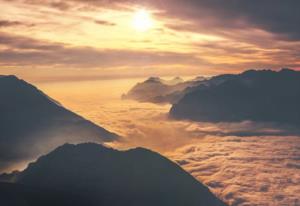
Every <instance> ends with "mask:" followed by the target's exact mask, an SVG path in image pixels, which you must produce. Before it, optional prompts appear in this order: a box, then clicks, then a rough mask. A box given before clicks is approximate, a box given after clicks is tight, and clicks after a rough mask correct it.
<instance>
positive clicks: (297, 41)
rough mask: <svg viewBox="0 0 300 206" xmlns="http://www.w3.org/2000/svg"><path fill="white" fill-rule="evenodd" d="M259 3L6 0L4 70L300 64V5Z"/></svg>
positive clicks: (153, 71) (152, 71)
mask: <svg viewBox="0 0 300 206" xmlns="http://www.w3.org/2000/svg"><path fill="white" fill-rule="evenodd" d="M237 2H240V3H237ZM251 2H252V3H251V4H249V3H247V2H246V1H235V0H228V1H227V2H226V5H224V0H223V1H222V0H213V1H208V0H198V1H196V0H186V1H181V0H156V1H155V0H148V1H137V0H86V1H84V0H64V1H60V0H0V4H1V12H0V73H2V74H16V75H19V76H21V77H23V78H27V79H35V80H41V81H44V80H49V81H51V80H84V79H101V78H105V79H106V78H124V77H146V76H150V75H152V76H153V75H154V76H172V75H173V76H175V75H184V76H188V75H212V74H219V73H224V72H226V73H235V72H240V71H242V70H246V69H250V68H271V69H278V68H281V67H291V68H298V67H300V60H299V56H300V49H299V48H300V47H299V46H300V31H299V29H298V26H297V25H298V23H297V22H299V21H298V20H299V18H300V17H299V15H298V14H297V13H298V12H297V9H296V8H299V7H297V6H298V4H299V3H295V2H294V3H291V2H292V1H289V0H288V1H286V2H285V3H282V1H281V3H280V1H278V0H275V1H274V2H273V4H270V1H267V0H263V1H258V0H254V1H251Z"/></svg>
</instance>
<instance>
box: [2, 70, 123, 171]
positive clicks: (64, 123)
mask: <svg viewBox="0 0 300 206" xmlns="http://www.w3.org/2000/svg"><path fill="white" fill-rule="evenodd" d="M0 114H1V115H0V171H1V170H3V169H5V168H7V167H10V166H11V165H13V164H18V163H19V162H22V161H23V160H28V159H30V160H32V159H35V158H36V157H38V156H39V155H40V154H41V153H46V152H49V151H50V150H52V149H54V148H56V147H57V146H59V145H62V144H64V143H66V142H70V143H79V142H86V141H95V142H105V141H113V140H115V139H117V138H118V136H117V135H116V134H113V133H111V132H108V131H107V130H105V129H103V128H101V127H99V126H97V125H95V124H94V123H92V122H90V121H88V120H86V119H84V118H82V117H80V116H79V115H77V114H75V113H73V112H71V111H69V110H67V109H65V108H64V107H63V106H62V105H60V104H59V103H58V102H56V101H55V100H53V99H51V98H50V97H48V96H47V95H45V94H44V93H43V92H41V91H40V90H38V89H37V88H36V87H34V86H32V85H30V84H28V83H26V82H25V81H23V80H20V79H18V78H17V77H15V76H1V77H0ZM29 148H30V149H29Z"/></svg>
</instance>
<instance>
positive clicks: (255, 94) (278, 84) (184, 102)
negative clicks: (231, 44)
mask: <svg viewBox="0 0 300 206" xmlns="http://www.w3.org/2000/svg"><path fill="white" fill-rule="evenodd" d="M299 105H300V72H297V71H293V70H289V69H282V70H281V71H279V72H275V71H271V70H262V71H256V70H249V71H246V72H244V73H242V74H238V75H221V76H216V77H213V78H211V79H210V80H208V81H206V82H205V83H204V84H200V85H199V86H197V87H194V88H193V89H191V90H190V92H188V93H187V94H185V96H184V97H183V98H181V100H180V101H179V102H178V103H176V104H174V105H173V107H172V108H171V111H170V116H171V117H173V118H176V119H189V120H194V121H205V122H240V121H245V120H250V121H256V122H275V123H283V124H292V125H299V124H300V107H299Z"/></svg>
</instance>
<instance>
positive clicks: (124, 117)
mask: <svg viewBox="0 0 300 206" xmlns="http://www.w3.org/2000/svg"><path fill="white" fill-rule="evenodd" d="M137 81H140V80H114V81H101V82H100V81H93V82H91V81H90V82H81V83H80V84H78V83H72V82H69V83H52V84H51V83H47V84H41V85H39V86H40V87H41V88H42V89H43V90H44V91H46V92H47V93H49V94H50V96H52V97H54V98H56V99H58V100H59V101H60V102H62V103H63V104H64V105H65V106H67V107H68V108H70V109H72V110H73V111H75V112H77V113H79V114H81V115H83V116H84V117H86V118H88V119H90V120H92V121H94V122H96V123H97V124H99V125H102V126H103V127H105V128H107V129H109V130H110V131H113V132H116V133H118V134H120V135H121V136H123V137H124V138H123V139H122V140H121V141H119V142H118V143H113V144H109V145H111V146H114V147H117V148H120V149H127V148H131V147H137V146H142V147H146V148H150V149H152V150H155V151H158V152H160V153H162V154H164V155H166V156H168V157H169V158H171V159H172V160H174V161H176V162H177V163H178V164H179V165H181V166H182V167H183V168H184V169H186V170H187V171H189V172H190V173H191V174H192V175H193V176H194V177H196V178H197V179H199V180H201V181H202V182H204V183H205V184H207V185H208V186H209V187H210V189H211V190H212V191H214V192H215V193H216V194H217V195H218V196H219V197H221V198H222V199H223V200H224V201H226V202H228V203H230V205H236V206H237V205H239V206H249V205H251V206H252V205H260V206H261V205H266V206H281V205H292V206H296V205H299V204H300V202H299V201H300V200H299V196H298V194H299V192H300V191H299V190H300V188H299V184H300V175H299V174H300V173H299V169H300V166H299V165H300V153H299V151H300V148H299V146H300V137H298V134H299V132H297V130H296V129H295V128H289V127H288V128H286V127H278V125H272V124H257V123H254V122H249V121H246V122H242V123H217V124H212V123H194V122H189V121H174V120H169V119H168V117H167V113H168V111H169V109H170V106H169V105H155V104H149V103H137V102H134V101H130V100H125V101H124V100H121V99H120V96H121V94H122V93H125V92H127V91H128V90H129V89H130V88H131V87H132V86H133V85H134V84H135V83H136V82H137ZM117 82H118V83H117ZM62 84H63V85H64V89H63V90H60V91H58V90H57V88H61V85H62ZM90 88H93V89H92V90H91V89H90ZM83 91H84V92H83ZM292 129H294V132H293V130H292Z"/></svg>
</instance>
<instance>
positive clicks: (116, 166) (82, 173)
mask: <svg viewBox="0 0 300 206" xmlns="http://www.w3.org/2000/svg"><path fill="white" fill-rule="evenodd" d="M15 183H17V184H21V185H24V186H27V187H30V188H43V190H49V191H60V192H61V193H62V194H74V195H75V194H80V195H81V197H83V198H84V199H85V200H86V202H88V203H89V204H88V205H90V206H93V205H95V206H96V205H110V206H119V205H124V206H153V205H156V206H182V205H188V206H208V205H209V206H223V205H225V204H224V203H223V202H221V201H220V200H219V199H218V198H216V197H215V196H214V195H213V194H212V193H211V192H210V191H209V190H208V188H206V187H205V186H204V185H202V184H201V183H199V182H198V181H197V180H196V179H194V178H193V177H192V176H191V175H190V174H188V173H187V172H185V171H184V170H183V169H181V168H180V167H179V166H178V165H176V164H175V163H173V162H171V161H169V160H168V159H166V158H164V157H163V156H161V155H159V154H157V153H154V152H151V151H149V150H146V149H142V148H137V149H132V150H128V151H117V150H114V149H110V148H106V147H104V146H102V145H98V144H92V143H86V144H79V145H71V144H65V145H63V146H61V147H59V148H57V149H56V150H54V151H53V152H51V153H49V154H48V155H46V156H42V157H41V158H39V159H38V160H37V161H36V162H35V163H31V164H30V165H29V166H28V168H27V169H25V170H24V171H23V172H21V173H20V174H18V177H17V180H16V182H15ZM0 196H1V194H0ZM33 198H34V197H33ZM0 199H1V198H0ZM85 205H87V204H85Z"/></svg>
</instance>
